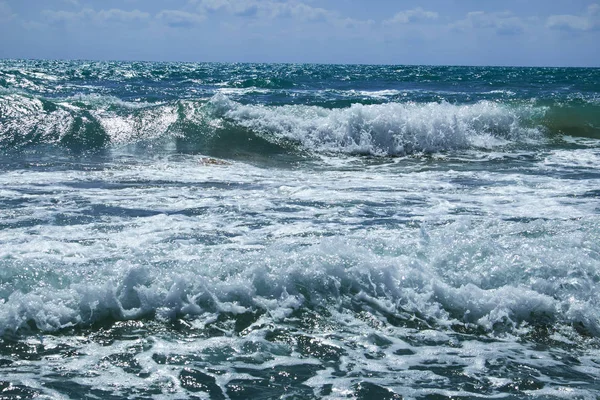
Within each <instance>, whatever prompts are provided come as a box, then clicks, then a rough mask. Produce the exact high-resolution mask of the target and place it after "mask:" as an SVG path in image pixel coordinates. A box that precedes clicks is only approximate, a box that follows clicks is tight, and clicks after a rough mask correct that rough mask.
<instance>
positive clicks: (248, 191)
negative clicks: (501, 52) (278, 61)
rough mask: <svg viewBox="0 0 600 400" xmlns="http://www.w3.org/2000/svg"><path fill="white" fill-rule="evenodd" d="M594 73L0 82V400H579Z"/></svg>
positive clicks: (10, 70)
mask: <svg viewBox="0 0 600 400" xmlns="http://www.w3.org/2000/svg"><path fill="white" fill-rule="evenodd" d="M599 165H600V70H598V69H558V68H555V69H532V68H467V67H406V66H318V65H247V64H157V63H117V62H115V63H93V62H57V61H1V62H0V397H1V398H18V397H20V398H34V397H35V398H106V399H120V398H172V399H183V398H212V399H247V398H298V399H300V398H302V399H310V398H314V399H317V398H330V399H337V398H359V399H375V398H377V399H385V398H388V399H394V398H406V399H442V398H450V397H452V398H491V397H493V398H540V399H553V398H556V399H562V398H568V399H596V398H597V397H598V396H600V378H599V377H600V294H599V293H600V291H599V290H598V289H599V288H598V285H599V282H600V201H599V198H600V170H599V168H598V166H599Z"/></svg>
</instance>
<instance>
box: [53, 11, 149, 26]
mask: <svg viewBox="0 0 600 400" xmlns="http://www.w3.org/2000/svg"><path fill="white" fill-rule="evenodd" d="M43 15H44V16H45V17H46V20H47V21H48V22H49V23H74V22H94V23H97V24H104V23H107V22H120V23H131V22H141V21H144V20H147V19H148V18H149V17H150V14H148V13H147V12H142V11H140V10H133V11H124V10H120V9H116V8H112V9H110V10H100V11H96V10H93V9H91V8H85V9H83V10H81V11H79V12H71V11H52V10H45V11H43Z"/></svg>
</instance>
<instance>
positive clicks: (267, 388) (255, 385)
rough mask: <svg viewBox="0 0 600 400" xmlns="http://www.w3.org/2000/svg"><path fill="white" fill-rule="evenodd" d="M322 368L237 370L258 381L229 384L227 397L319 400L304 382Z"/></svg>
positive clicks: (248, 380) (300, 366) (287, 367)
mask: <svg viewBox="0 0 600 400" xmlns="http://www.w3.org/2000/svg"><path fill="white" fill-rule="evenodd" d="M320 369H321V368H320V367H318V366H315V365H311V364H307V365H293V366H279V367H272V368H269V369H266V370H262V371H260V370H259V371H257V370H250V369H237V370H238V372H245V373H248V374H251V375H252V376H258V379H234V380H231V381H229V383H227V385H226V387H227V395H228V396H229V398H231V399H250V398H253V399H276V398H282V397H285V398H290V399H317V398H318V397H316V396H315V394H314V393H313V389H312V388H311V387H309V386H306V385H304V384H303V383H302V382H304V381H306V380H307V379H309V378H311V377H312V376H314V375H315V374H316V371H317V370H320Z"/></svg>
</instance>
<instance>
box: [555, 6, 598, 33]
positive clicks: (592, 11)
mask: <svg viewBox="0 0 600 400" xmlns="http://www.w3.org/2000/svg"><path fill="white" fill-rule="evenodd" d="M546 26H547V27H548V28H550V29H556V30H562V31H569V32H588V31H593V30H599V29H600V5H598V4H592V5H590V6H589V7H588V8H587V10H586V13H585V14H583V15H570V14H563V15H551V16H550V17H548V20H547V21H546Z"/></svg>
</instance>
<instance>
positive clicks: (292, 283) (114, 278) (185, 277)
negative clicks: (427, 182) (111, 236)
mask: <svg viewBox="0 0 600 400" xmlns="http://www.w3.org/2000/svg"><path fill="white" fill-rule="evenodd" d="M447 238H448V237H445V238H442V239H443V240H445V239H447ZM427 240H429V239H427ZM433 240H434V241H436V240H438V239H436V238H433ZM432 245H433V243H432ZM490 245H491V244H490ZM417 246H418V245H417ZM435 246H437V244H436V245H435ZM565 246H567V245H565ZM442 247H443V246H440V248H442ZM557 251H558V250H557ZM567 253H569V254H570V255H571V256H575V255H576V254H577V253H576V252H572V251H571V252H567ZM431 258H432V259H433V260H434V261H435V260H436V258H437V257H436V256H435V255H432V256H431ZM436 268H437V266H436V263H435V262H434V263H433V264H429V263H428V262H427V261H425V260H418V259H414V258H410V257H408V256H406V257H399V258H398V257H390V256H385V255H379V254H377V252H376V251H373V250H372V249H368V248H365V247H364V246H362V245H361V243H360V242H358V241H356V240H354V241H348V240H346V239H341V238H330V239H326V240H322V241H321V242H320V243H317V244H314V245H312V246H309V247H306V248H303V249H296V250H294V251H291V252H290V248H287V247H285V246H271V247H268V248H267V249H265V250H264V251H253V252H246V253H245V254H239V253H236V254H235V255H233V254H230V255H229V256H227V254H211V253H210V252H209V253H207V254H206V257H204V258H203V260H202V261H199V262H198V263H196V264H194V265H186V264H185V263H181V264H179V265H178V268H177V269H176V270H173V269H172V263H168V264H167V265H166V266H164V267H160V266H157V265H151V266H136V265H132V264H129V263H128V262H126V261H119V262H117V263H116V264H113V265H104V266H103V265H97V266H96V270H97V273H96V276H88V277H87V278H76V277H75V276H72V275H69V276H67V277H65V279H66V280H67V281H73V282H72V283H71V284H69V285H68V286H66V287H65V286H64V285H62V284H57V285H53V283H52V279H50V281H49V284H48V285H40V286H38V287H36V288H34V289H32V290H28V291H19V290H15V291H14V292H13V293H12V294H10V296H8V297H7V298H5V299H0V305H1V307H0V337H3V336H7V335H9V336H10V335H12V334H15V333H16V334H19V333H20V332H21V333H27V332H32V331H42V332H55V331H60V330H63V329H69V328H77V327H85V326H90V325H93V324H96V323H103V322H106V321H115V320H139V319H153V320H156V321H158V322H169V321H173V320H176V319H180V318H187V319H189V320H192V319H195V320H199V321H201V323H210V321H214V320H215V319H216V318H217V317H216V316H217V315H230V316H234V318H237V317H239V318H241V319H243V318H244V317H248V316H249V315H254V316H255V317H256V318H258V317H259V316H261V315H265V317H267V318H268V319H269V320H271V321H273V322H278V321H279V322H281V321H283V320H284V319H285V318H287V317H289V316H290V315H292V314H293V313H295V312H298V311H300V312H301V311H302V310H304V311H309V312H314V311H315V310H317V311H318V310H319V309H331V310H338V311H342V312H346V313H348V314H352V313H356V314H360V313H361V312H364V311H368V312H369V313H370V314H373V315H377V316H380V317H382V318H383V319H384V320H387V321H388V323H390V324H392V325H396V326H407V327H410V326H416V325H419V324H420V325H421V326H422V327H429V328H448V329H458V330H459V331H465V330H473V331H478V330H479V331H480V332H481V331H483V332H489V333H493V334H505V333H507V332H512V333H515V334H523V333H524V332H525V331H527V330H528V329H535V327H540V326H545V327H547V328H548V329H550V330H551V329H553V328H552V327H554V326H563V327H568V326H573V327H574V328H575V329H577V330H578V331H579V332H580V333H581V334H584V335H592V336H596V337H597V336H600V319H598V313H597V308H596V307H595V306H594V301H595V300H594V296H593V293H595V292H594V291H593V282H592V280H593V278H592V277H589V278H585V279H584V278H582V279H581V280H580V281H578V282H575V280H574V279H573V277H572V274H571V272H569V271H568V269H564V270H563V269H560V271H559V272H557V271H558V270H556V271H555V273H557V274H558V276H554V275H548V276H547V277H546V278H543V277H541V276H537V278H536V279H534V280H533V281H532V282H533V283H531V284H526V283H523V284H521V285H512V284H502V279H499V281H498V282H497V284H496V285H495V286H493V287H486V285H485V284H484V283H482V282H480V283H478V284H477V283H476V281H477V274H479V273H481V272H482V271H472V272H470V274H472V275H473V276H469V273H468V272H465V274H467V275H466V276H464V277H463V278H464V280H463V282H462V283H457V282H454V283H453V282H451V279H448V277H445V276H444V272H443V271H440V270H437V269H436ZM63 271H65V270H63ZM77 271H79V268H75V269H74V270H73V271H72V273H73V274H76V273H77ZM510 272H511V268H510V267H509V266H507V268H506V269H505V270H503V271H501V273H500V278H501V277H502V275H504V274H508V273H510ZM457 273H460V271H458V272H457ZM486 276H487V275H486ZM581 276H582V277H584V275H581ZM487 278H490V279H491V278H492V277H489V276H488V277H487ZM586 293H587V294H586ZM590 296H591V297H590ZM236 316H237V317H236ZM263 322H264V320H263Z"/></svg>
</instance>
